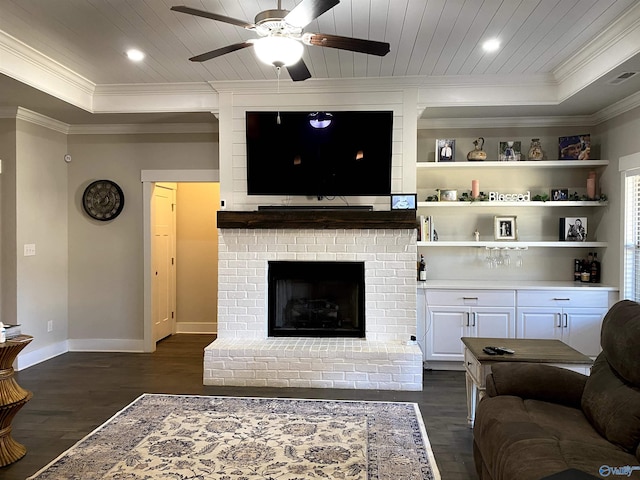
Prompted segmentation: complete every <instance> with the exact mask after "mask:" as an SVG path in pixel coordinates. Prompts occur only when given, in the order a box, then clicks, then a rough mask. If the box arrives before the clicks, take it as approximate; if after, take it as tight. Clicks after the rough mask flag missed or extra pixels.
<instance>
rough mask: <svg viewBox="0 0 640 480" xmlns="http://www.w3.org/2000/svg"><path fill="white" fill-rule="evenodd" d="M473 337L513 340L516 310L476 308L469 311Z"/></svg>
mask: <svg viewBox="0 0 640 480" xmlns="http://www.w3.org/2000/svg"><path fill="white" fill-rule="evenodd" d="M470 336H473V337H488V338H515V336H516V309H515V308H505V307H495V308H492V307H476V308H474V309H473V310H472V311H471V335H470Z"/></svg>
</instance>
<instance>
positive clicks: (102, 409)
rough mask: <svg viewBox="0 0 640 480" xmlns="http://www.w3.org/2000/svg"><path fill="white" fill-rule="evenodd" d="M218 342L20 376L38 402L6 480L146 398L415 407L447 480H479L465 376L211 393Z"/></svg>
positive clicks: (87, 360)
mask: <svg viewBox="0 0 640 480" xmlns="http://www.w3.org/2000/svg"><path fill="white" fill-rule="evenodd" d="M213 338H215V337H213V336H210V335H174V336H172V337H169V338H167V339H165V340H163V341H161V342H160V343H159V344H158V348H157V350H156V352H155V353H152V354H134V353H133V354H132V353H79V352H73V353H66V354H64V355H60V356H58V357H55V358H53V359H51V360H48V361H46V362H43V363H41V364H39V365H35V366H33V367H31V368H28V369H26V370H23V371H21V372H18V373H17V374H16V377H17V381H18V383H19V384H20V385H21V386H22V387H24V388H26V389H28V390H31V391H32V392H33V394H34V396H33V399H32V400H31V401H30V402H29V403H27V404H26V405H25V406H24V407H23V408H22V410H20V411H19V412H18V414H17V416H16V417H15V419H14V421H13V432H12V435H13V438H14V439H15V440H16V441H18V442H20V443H22V444H24V445H25V446H26V447H27V455H26V456H25V457H24V458H22V459H21V460H19V461H17V462H15V463H14V464H12V465H9V466H6V467H2V468H0V478H1V479H2V480H24V479H25V478H27V477H28V476H29V475H32V474H33V473H35V472H36V471H38V470H39V469H40V468H42V467H43V466H44V465H46V464H47V463H49V462H50V461H51V460H53V459H54V458H56V457H57V456H58V455H59V454H61V453H62V452H63V451H65V450H66V449H68V448H69V447H71V446H72V445H73V444H74V443H76V442H77V441H78V440H80V439H81V438H83V437H84V436H86V435H87V434H88V433H90V432H91V431H93V430H94V429H95V428H96V427H97V426H99V425H101V424H102V423H104V422H105V421H106V420H107V419H108V418H110V417H111V416H113V415H114V414H115V413H116V412H118V411H119V410H121V409H122V408H124V407H125V406H127V405H128V404H129V403H131V402H132V401H133V400H134V399H135V398H137V397H138V396H139V395H140V394H142V393H170V394H194V395H195V394H197V395H230V396H259V397H282V398H322V399H338V400H381V401H406V402H415V403H418V404H419V406H420V411H421V412H422V416H423V418H424V423H425V426H426V429H427V434H428V436H429V441H430V442H431V446H432V448H433V452H434V455H435V458H436V463H437V464H438V468H439V469H440V473H441V475H442V479H443V480H468V479H477V476H476V474H475V469H474V466H473V458H472V431H471V429H470V428H468V427H467V425H466V400H465V398H466V393H465V379H464V373H463V372H439V371H433V372H425V375H424V389H423V391H422V392H394V391H383V390H334V389H301V388H249V387H208V386H204V385H203V384H202V358H203V353H202V352H203V348H204V347H205V346H206V345H208V344H209V343H211V341H212V340H213ZM61 480H63V479H61Z"/></svg>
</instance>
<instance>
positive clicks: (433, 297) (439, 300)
mask: <svg viewBox="0 0 640 480" xmlns="http://www.w3.org/2000/svg"><path fill="white" fill-rule="evenodd" d="M515 304H516V294H515V291H514V290H437V289H432V290H427V305H441V306H444V305H449V306H469V307H515Z"/></svg>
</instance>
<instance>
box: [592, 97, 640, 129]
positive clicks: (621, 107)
mask: <svg viewBox="0 0 640 480" xmlns="http://www.w3.org/2000/svg"><path fill="white" fill-rule="evenodd" d="M637 107H640V92H636V93H634V94H632V95H629V96H628V97H627V98H623V99H622V100H620V101H619V102H616V103H614V104H613V105H609V106H608V107H605V108H603V109H602V110H600V111H599V112H596V113H594V114H593V115H592V118H593V125H598V124H600V123H603V122H606V121H607V120H611V119H612V118H615V117H617V116H618V115H622V114H623V113H626V112H628V111H630V110H633V109H634V108H637Z"/></svg>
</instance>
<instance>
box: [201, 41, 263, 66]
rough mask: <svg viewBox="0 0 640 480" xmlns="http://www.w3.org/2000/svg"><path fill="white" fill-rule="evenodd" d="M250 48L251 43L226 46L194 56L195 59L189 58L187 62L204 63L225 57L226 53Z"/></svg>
mask: <svg viewBox="0 0 640 480" xmlns="http://www.w3.org/2000/svg"><path fill="white" fill-rule="evenodd" d="M252 46H253V43H252V42H243V43H234V44H233V45H227V46H226V47H222V48H218V49H216V50H211V51H210V52H207V53H202V54H200V55H196V56H195V57H191V58H190V59H189V60H191V61H192V62H206V61H207V60H211V59H212V58H216V57H220V56H221V55H226V54H227V53H231V52H235V51H236V50H242V49H243V48H247V47H252Z"/></svg>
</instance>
